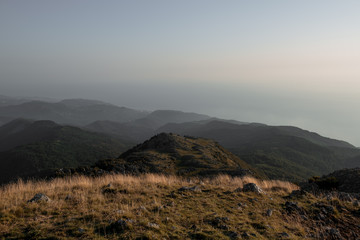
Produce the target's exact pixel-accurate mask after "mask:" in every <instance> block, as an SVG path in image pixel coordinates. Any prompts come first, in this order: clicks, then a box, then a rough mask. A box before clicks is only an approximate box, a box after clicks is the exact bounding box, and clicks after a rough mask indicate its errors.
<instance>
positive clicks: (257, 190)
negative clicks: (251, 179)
mask: <svg viewBox="0 0 360 240" xmlns="http://www.w3.org/2000/svg"><path fill="white" fill-rule="evenodd" d="M242 190H243V192H254V193H257V194H264V193H265V192H264V191H263V190H262V189H261V188H260V187H258V186H257V185H256V184H255V183H248V184H245V185H244V187H243V189H242Z"/></svg>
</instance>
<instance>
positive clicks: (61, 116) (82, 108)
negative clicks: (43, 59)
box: [0, 99, 148, 126]
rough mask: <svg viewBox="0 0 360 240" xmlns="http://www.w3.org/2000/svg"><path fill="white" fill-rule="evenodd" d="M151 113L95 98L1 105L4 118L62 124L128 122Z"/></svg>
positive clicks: (0, 111) (1, 113)
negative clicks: (102, 121)
mask: <svg viewBox="0 0 360 240" xmlns="http://www.w3.org/2000/svg"><path fill="white" fill-rule="evenodd" d="M147 114H148V113H146V112H142V111H137V110H134V109H130V108H126V107H119V106H116V105H112V104H109V103H104V102H101V101H95V100H84V99H68V100H63V101H60V102H56V103H53V102H44V101H30V102H24V103H21V104H18V105H9V106H3V107H1V105H0V117H2V118H13V119H15V118H27V119H34V120H51V121H54V122H57V123H61V124H72V125H79V126H84V125H86V124H90V123H92V122H94V121H98V120H112V121H117V122H128V121H132V120H135V119H139V118H142V117H145V116H146V115H147Z"/></svg>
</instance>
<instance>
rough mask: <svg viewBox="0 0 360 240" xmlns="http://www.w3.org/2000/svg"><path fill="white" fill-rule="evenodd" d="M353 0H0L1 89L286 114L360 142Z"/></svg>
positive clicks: (358, 4)
mask: <svg viewBox="0 0 360 240" xmlns="http://www.w3.org/2000/svg"><path fill="white" fill-rule="evenodd" d="M359 11H360V1H355V0H354V1H352V0H347V1H340V0H337V1H334V0H316V1H314V0H301V1H300V0H298V1H287V0H273V1H268V0H251V1H250V0H246V1H245V0H243V1H240V0H236V1H231V0H224V1H218V0H217V1H214V0H196V1H193V0H182V1H167V0H152V1H149V0H129V1H125V0H124V1H111V0H107V1H100V0H98V1H93V0H77V1H73V0H62V1H48V0H42V1H39V0H32V1H26V0H23V1H19V0H0V94H2V95H8V96H31V97H35V96H37V97H50V98H57V99H64V98H89V99H98V100H102V101H107V102H111V103H114V104H117V105H121V106H126V107H131V108H135V109H140V110H155V109H176V110H182V111H191V112H198V113H204V114H208V115H211V116H216V117H221V118H226V119H237V120H240V121H249V122H261V123H266V124H271V125H294V126H298V127H301V128H304V129H307V130H311V131H315V132H318V133H320V134H322V135H325V136H328V137H332V138H337V139H343V140H346V141H349V142H351V143H353V144H354V145H356V146H360V129H359V126H358V123H359V122H360V111H359V110H358V105H359V103H360V44H359V43H360V27H359V26H360V14H359ZM0 114H1V113H0Z"/></svg>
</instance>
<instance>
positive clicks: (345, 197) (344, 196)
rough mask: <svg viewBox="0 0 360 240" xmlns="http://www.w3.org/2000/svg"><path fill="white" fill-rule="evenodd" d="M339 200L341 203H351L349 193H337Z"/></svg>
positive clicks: (351, 199)
mask: <svg viewBox="0 0 360 240" xmlns="http://www.w3.org/2000/svg"><path fill="white" fill-rule="evenodd" d="M339 199H340V200H341V201H346V202H352V201H353V198H352V197H351V195H350V194H349V193H344V192H341V193H339Z"/></svg>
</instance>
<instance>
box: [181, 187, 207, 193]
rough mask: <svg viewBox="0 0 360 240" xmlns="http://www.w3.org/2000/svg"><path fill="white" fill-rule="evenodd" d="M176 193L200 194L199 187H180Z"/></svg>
mask: <svg viewBox="0 0 360 240" xmlns="http://www.w3.org/2000/svg"><path fill="white" fill-rule="evenodd" d="M178 191H179V192H184V191H192V192H201V188H200V187H199V186H193V187H181V188H179V190H178Z"/></svg>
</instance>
